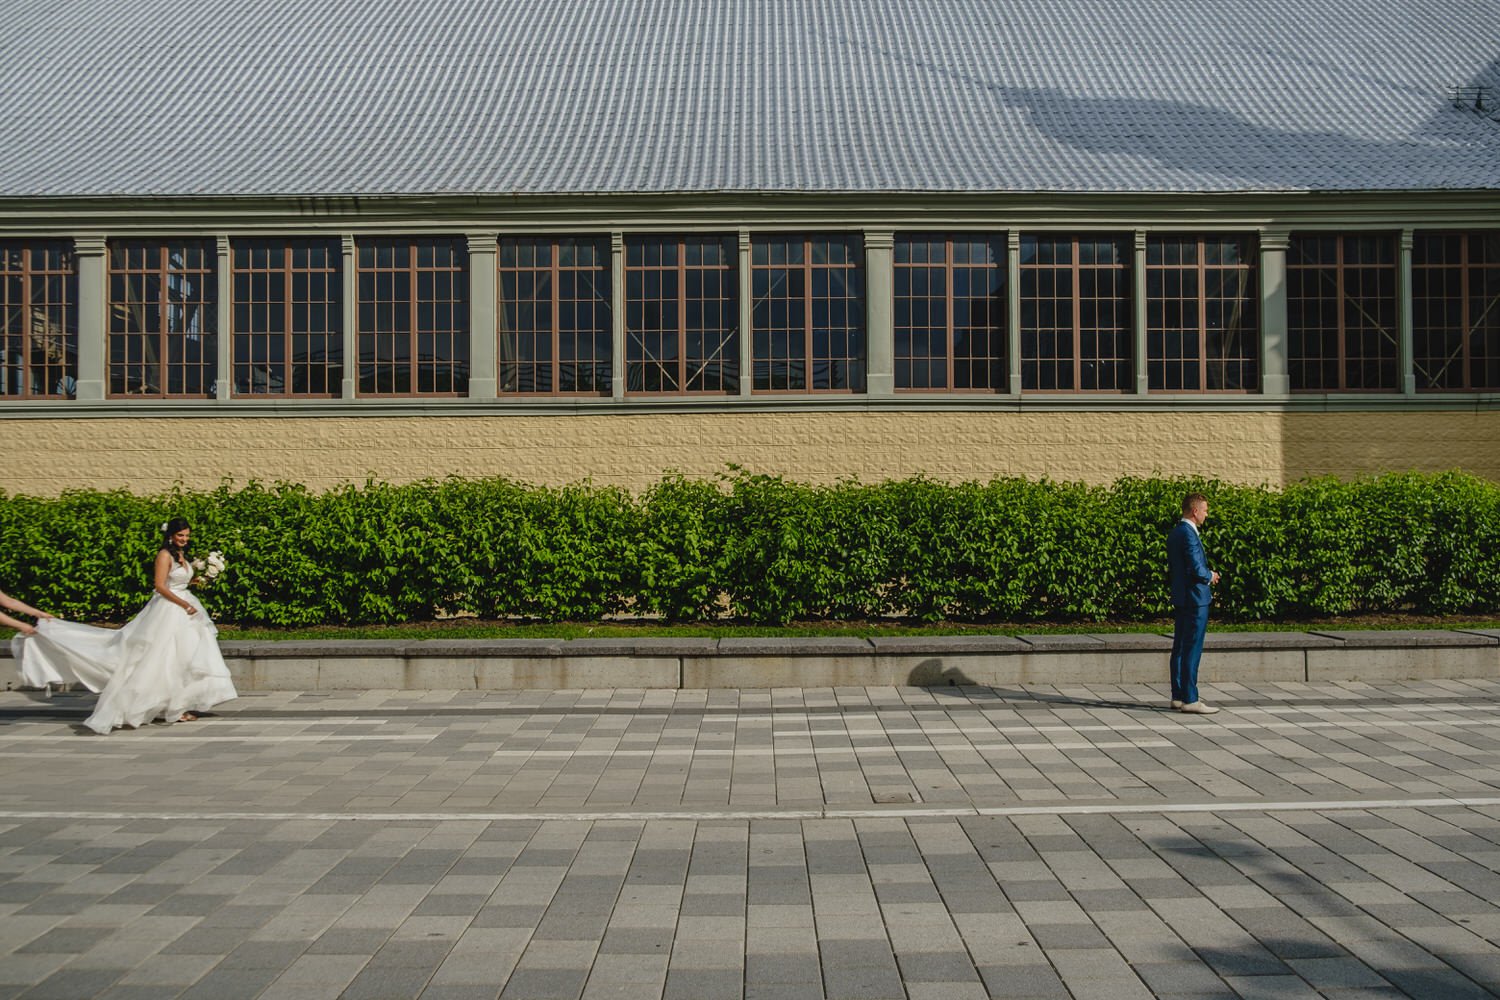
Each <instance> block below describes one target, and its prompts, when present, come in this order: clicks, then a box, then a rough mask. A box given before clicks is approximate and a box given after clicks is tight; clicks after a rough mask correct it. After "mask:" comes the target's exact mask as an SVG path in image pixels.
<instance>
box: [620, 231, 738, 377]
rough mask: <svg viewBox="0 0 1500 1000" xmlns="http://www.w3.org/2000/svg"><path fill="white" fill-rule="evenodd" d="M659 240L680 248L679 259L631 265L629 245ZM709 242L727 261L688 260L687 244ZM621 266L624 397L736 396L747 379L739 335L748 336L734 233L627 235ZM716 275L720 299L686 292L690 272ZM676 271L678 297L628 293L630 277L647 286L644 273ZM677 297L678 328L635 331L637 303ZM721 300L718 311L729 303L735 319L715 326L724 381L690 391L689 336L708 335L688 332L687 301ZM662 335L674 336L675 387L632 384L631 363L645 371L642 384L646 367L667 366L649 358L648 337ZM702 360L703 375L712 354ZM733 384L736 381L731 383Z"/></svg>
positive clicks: (701, 371) (662, 300)
mask: <svg viewBox="0 0 1500 1000" xmlns="http://www.w3.org/2000/svg"><path fill="white" fill-rule="evenodd" d="M650 243H659V244H661V245H662V246H663V247H666V246H672V247H673V248H674V249H675V251H676V260H675V262H674V263H672V264H650V263H642V264H632V263H630V257H631V249H632V248H633V247H642V248H644V247H645V246H646V245H647V244H650ZM695 243H696V244H700V245H708V244H711V243H713V244H718V245H719V247H720V249H721V250H722V251H723V262H722V263H719V264H704V263H702V262H701V261H700V262H699V263H696V264H691V263H689V262H688V247H689V246H690V245H692V244H695ZM622 266H623V268H624V272H623V273H622V274H621V275H620V281H621V284H622V285H623V286H624V288H623V292H624V294H623V296H622V298H623V299H624V303H625V314H624V317H623V320H622V323H623V326H624V328H625V371H624V372H623V373H622V377H623V378H624V379H625V395H627V396H640V397H658V398H663V397H673V396H695V397H704V398H710V399H712V398H720V397H726V396H736V395H739V392H740V384H741V381H742V380H743V378H744V372H742V371H740V343H741V340H740V338H741V337H743V336H744V335H745V332H744V330H743V329H741V323H740V277H739V274H740V272H739V246H738V237H737V236H736V235H735V234H733V233H724V232H701V233H700V232H683V233H627V234H626V236H625V253H624V259H623V263H622ZM694 271H696V272H701V273H717V274H719V275H720V285H719V287H720V290H721V294H720V295H719V296H718V298H714V299H709V298H703V297H700V298H696V299H694V298H692V297H690V296H689V295H688V291H687V290H688V274H689V273H690V272H694ZM653 273H654V274H672V275H673V276H674V278H675V281H676V286H677V295H676V298H675V300H672V299H666V298H654V299H648V298H645V297H644V296H643V297H641V298H639V299H635V298H632V297H631V294H630V283H631V278H632V276H635V275H640V276H641V283H642V285H643V286H644V285H645V284H646V283H647V281H646V276H647V275H649V274H653ZM667 301H675V304H676V313H677V318H676V325H675V329H673V330H668V329H666V328H665V327H663V329H660V330H645V329H636V328H634V327H632V326H631V322H630V315H631V310H632V307H633V305H634V304H640V305H641V306H642V308H643V309H644V308H645V305H646V304H648V303H652V302H667ZM695 301H696V302H699V303H704V304H707V303H717V304H718V307H719V312H720V315H721V316H723V315H725V306H724V303H726V302H728V303H730V304H731V305H732V307H733V308H730V309H729V310H728V312H727V314H728V315H729V316H730V317H731V318H732V319H733V326H732V327H719V328H716V331H715V332H716V334H717V335H718V336H719V350H718V351H717V352H716V355H715V356H716V357H718V358H720V361H719V364H721V365H723V366H724V368H723V375H722V377H721V379H720V381H721V382H722V383H723V384H722V385H721V386H719V387H717V388H709V389H690V388H688V387H687V386H688V385H689V384H690V382H691V381H692V378H693V373H692V372H690V371H689V368H688V334H689V333H690V332H697V333H704V332H707V327H705V328H703V329H702V330H697V331H690V330H689V328H688V311H689V310H688V303H689V302H695ZM648 334H651V335H660V336H662V337H663V338H664V339H665V338H666V337H668V336H671V335H675V338H676V346H677V351H676V356H675V359H674V360H673V362H672V368H673V369H675V371H674V375H675V379H676V383H677V387H676V388H673V389H646V388H639V389H637V388H634V381H635V380H634V377H633V374H634V373H633V370H632V369H633V367H634V368H638V369H639V371H640V374H641V384H642V386H644V385H645V383H646V378H645V375H646V373H647V372H648V371H649V368H648V367H647V366H648V365H651V364H655V365H656V366H657V367H658V368H660V369H661V370H662V371H666V370H667V366H666V365H664V364H662V363H661V362H653V361H650V360H648V359H647V358H646V357H645V344H646V342H645V339H644V338H645V336H646V335H648ZM637 346H638V347H639V348H640V351H641V355H642V357H641V358H640V359H636V360H633V359H632V356H631V355H632V349H633V348H635V347H637ZM698 360H699V361H700V362H702V364H700V366H699V368H698V369H697V372H698V373H699V374H700V375H701V374H702V373H703V372H705V371H706V370H707V362H708V360H709V359H708V358H706V357H705V358H700V359H698ZM731 383H732V384H731Z"/></svg>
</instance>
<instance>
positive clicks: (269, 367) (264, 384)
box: [231, 240, 344, 396]
mask: <svg viewBox="0 0 1500 1000" xmlns="http://www.w3.org/2000/svg"><path fill="white" fill-rule="evenodd" d="M232 261H233V263H232V267H233V282H232V285H233V292H234V294H233V302H234V309H233V313H234V330H233V332H232V340H231V343H232V345H233V362H232V363H233V368H234V394H235V395H237V396H337V395H339V393H340V391H341V389H342V386H341V380H342V379H343V365H344V334H343V329H344V322H343V320H344V308H343V300H344V297H343V283H342V279H341V277H340V266H339V265H340V261H341V251H340V249H339V246H338V244H337V243H333V242H330V241H327V240H235V241H234V243H233V247H232Z"/></svg>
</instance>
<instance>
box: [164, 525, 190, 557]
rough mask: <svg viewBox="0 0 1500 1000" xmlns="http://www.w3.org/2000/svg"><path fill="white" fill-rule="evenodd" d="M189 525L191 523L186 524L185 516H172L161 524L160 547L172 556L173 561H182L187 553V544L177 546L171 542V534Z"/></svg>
mask: <svg viewBox="0 0 1500 1000" xmlns="http://www.w3.org/2000/svg"><path fill="white" fill-rule="evenodd" d="M191 527H192V525H191V524H188V521H187V518H185V517H174V518H172V519H171V520H169V521H167V522H166V523H165V524H163V525H162V526H161V549H162V551H165V552H167V553H169V554H170V555H171V556H172V561H173V562H182V560H183V558H184V557H185V556H186V554H187V546H186V545H184V546H183V547H182V548H180V549H179V548H178V547H177V546H175V545H173V544H172V536H173V535H175V534H177V533H178V532H179V531H181V530H182V529H183V528H191Z"/></svg>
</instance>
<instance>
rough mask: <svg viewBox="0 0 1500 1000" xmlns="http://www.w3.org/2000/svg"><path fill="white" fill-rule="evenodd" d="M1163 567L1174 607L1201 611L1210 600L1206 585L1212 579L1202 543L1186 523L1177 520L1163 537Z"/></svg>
mask: <svg viewBox="0 0 1500 1000" xmlns="http://www.w3.org/2000/svg"><path fill="white" fill-rule="evenodd" d="M1167 567H1168V570H1167V572H1168V576H1169V577H1170V579H1171V584H1172V606H1173V607H1174V608H1184V607H1200V608H1201V607H1203V606H1204V605H1206V604H1209V603H1211V602H1212V601H1213V591H1212V589H1211V588H1210V584H1211V583H1212V581H1213V578H1214V577H1213V571H1212V570H1210V569H1209V568H1208V557H1207V556H1205V555H1204V554H1203V541H1202V539H1200V538H1199V537H1198V532H1196V531H1194V530H1193V526H1192V525H1191V524H1188V523H1187V522H1186V521H1178V522H1177V523H1176V524H1174V525H1173V526H1172V530H1171V531H1170V532H1168V534H1167Z"/></svg>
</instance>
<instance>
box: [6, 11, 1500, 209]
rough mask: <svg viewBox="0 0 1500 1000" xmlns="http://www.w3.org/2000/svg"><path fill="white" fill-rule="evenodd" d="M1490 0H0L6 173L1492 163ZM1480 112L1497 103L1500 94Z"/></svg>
mask: <svg viewBox="0 0 1500 1000" xmlns="http://www.w3.org/2000/svg"><path fill="white" fill-rule="evenodd" d="M1497 26H1500V0H1448V2H1444V3H1441V4H1439V3H1433V2H1424V0H1415V2H1414V0H1318V2H1316V3H1313V2H1309V0H320V2H317V3H309V2H306V0H67V2H58V0H0V109H3V110H0V197H6V196H8V197H24V196H44V197H50V196H56V197H71V196H100V195H120V196H182V195H188V196H191V195H230V196H234V195H377V194H390V195H417V194H513V193H514V194H547V193H584V192H594V193H624V192H672V191H688V192H718V191H732V192H761V191H812V192H866V191H871V192H896V191H909V192H1026V191H1066V192H1169V191H1213V192H1218V191H1224V192H1237V191H1307V190H1393V189H1396V190H1404V189H1433V188H1436V189H1458V190H1463V189H1470V190H1472V189H1497V188H1500V155H1497V154H1500V122H1497V121H1495V120H1493V119H1491V118H1489V117H1487V114H1485V113H1476V112H1475V111H1473V110H1472V109H1469V108H1457V107H1455V106H1454V104H1453V102H1452V101H1450V100H1449V97H1448V90H1449V88H1450V87H1452V86H1488V87H1491V88H1492V90H1491V91H1490V101H1491V102H1492V104H1494V105H1495V106H1496V107H1500V64H1497V62H1496V57H1497V56H1500V51H1497V48H1496V39H1497V38H1500V35H1497V32H1496V28H1497ZM1489 113H1493V110H1491V111H1490V112H1489Z"/></svg>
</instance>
